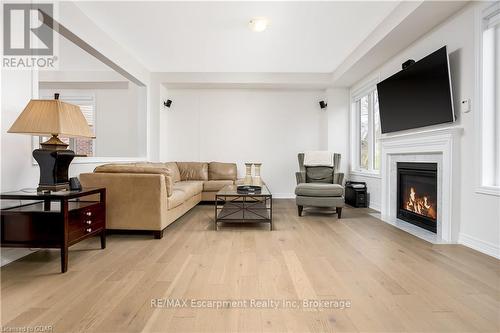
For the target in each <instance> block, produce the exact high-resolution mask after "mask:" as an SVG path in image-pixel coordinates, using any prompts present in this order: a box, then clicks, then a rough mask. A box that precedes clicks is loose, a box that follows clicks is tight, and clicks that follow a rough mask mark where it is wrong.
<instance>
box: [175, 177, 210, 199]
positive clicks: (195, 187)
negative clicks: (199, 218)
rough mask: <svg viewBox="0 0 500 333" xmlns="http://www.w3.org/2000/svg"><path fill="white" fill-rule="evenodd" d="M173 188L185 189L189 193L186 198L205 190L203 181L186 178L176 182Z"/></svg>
mask: <svg viewBox="0 0 500 333" xmlns="http://www.w3.org/2000/svg"><path fill="white" fill-rule="evenodd" d="M173 190H174V191H175V190H180V191H184V192H185V193H186V194H187V197H186V200H187V199H189V198H191V197H194V196H195V195H197V194H200V193H201V192H202V191H203V182H202V181H196V180H186V181H180V182H177V183H174V185H173Z"/></svg>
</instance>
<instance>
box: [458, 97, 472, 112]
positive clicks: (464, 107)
mask: <svg viewBox="0 0 500 333" xmlns="http://www.w3.org/2000/svg"><path fill="white" fill-rule="evenodd" d="M460 111H462V113H469V112H470V99H468V98H467V99H463V100H461V101H460Z"/></svg>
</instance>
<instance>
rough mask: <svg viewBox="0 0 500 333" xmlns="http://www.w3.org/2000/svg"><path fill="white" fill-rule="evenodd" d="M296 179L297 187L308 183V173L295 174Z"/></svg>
mask: <svg viewBox="0 0 500 333" xmlns="http://www.w3.org/2000/svg"><path fill="white" fill-rule="evenodd" d="M295 179H296V180H297V185H299V184H301V183H305V182H306V173H305V171H299V172H296V173H295Z"/></svg>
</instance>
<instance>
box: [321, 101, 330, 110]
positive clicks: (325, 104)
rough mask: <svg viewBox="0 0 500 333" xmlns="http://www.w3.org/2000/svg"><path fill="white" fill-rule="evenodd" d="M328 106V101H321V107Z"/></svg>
mask: <svg viewBox="0 0 500 333" xmlns="http://www.w3.org/2000/svg"><path fill="white" fill-rule="evenodd" d="M327 106H328V103H326V102H325V101H319V107H320V108H322V109H324V108H326V107H327Z"/></svg>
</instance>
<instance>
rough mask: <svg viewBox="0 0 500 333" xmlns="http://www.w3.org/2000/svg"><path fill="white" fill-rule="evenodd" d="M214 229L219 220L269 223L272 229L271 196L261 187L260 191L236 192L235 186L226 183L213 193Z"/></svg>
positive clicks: (216, 228) (216, 227)
mask: <svg viewBox="0 0 500 333" xmlns="http://www.w3.org/2000/svg"><path fill="white" fill-rule="evenodd" d="M214 222H215V230H219V228H218V226H219V222H225V223H269V229H270V230H273V197H272V194H271V193H270V192H269V190H268V189H267V188H266V187H265V185H264V186H263V187H262V192H261V193H256V194H243V193H238V192H237V190H236V186H234V185H228V186H226V187H224V188H223V189H221V190H220V191H219V192H217V194H216V195H215V218H214Z"/></svg>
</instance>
